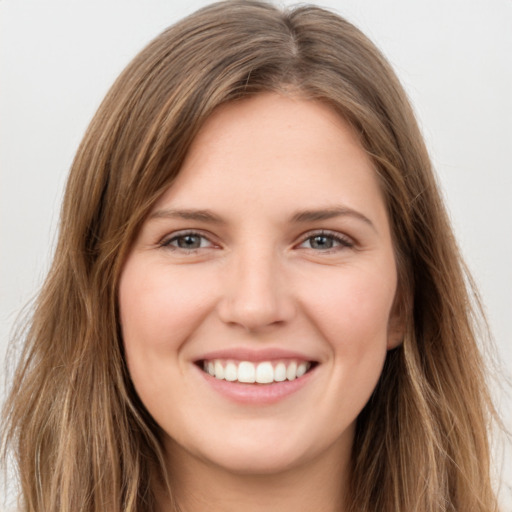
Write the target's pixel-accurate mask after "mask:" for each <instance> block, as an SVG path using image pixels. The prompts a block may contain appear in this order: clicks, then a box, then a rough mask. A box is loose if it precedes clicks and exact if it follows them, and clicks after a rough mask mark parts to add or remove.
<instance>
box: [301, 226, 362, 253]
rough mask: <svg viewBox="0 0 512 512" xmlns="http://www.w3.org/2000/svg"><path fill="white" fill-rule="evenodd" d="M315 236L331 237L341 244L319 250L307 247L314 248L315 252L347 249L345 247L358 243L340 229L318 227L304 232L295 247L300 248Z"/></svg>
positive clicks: (351, 246)
mask: <svg viewBox="0 0 512 512" xmlns="http://www.w3.org/2000/svg"><path fill="white" fill-rule="evenodd" d="M315 236H325V237H330V238H332V239H333V240H335V241H336V242H338V244H339V245H338V246H336V247H333V248H330V249H324V250H317V249H313V248H306V249H311V250H313V251H315V252H319V253H320V252H322V253H329V252H334V251H337V250H341V249H345V248H353V247H355V245H356V242H355V241H354V239H353V238H351V237H349V236H348V235H345V234H343V233H340V232H338V231H331V230H329V229H317V230H313V231H308V232H307V233H305V234H303V235H302V236H301V238H300V241H299V243H298V244H296V246H295V247H298V248H300V246H301V245H302V244H304V243H305V242H306V241H307V240H309V239H310V238H314V237H315Z"/></svg>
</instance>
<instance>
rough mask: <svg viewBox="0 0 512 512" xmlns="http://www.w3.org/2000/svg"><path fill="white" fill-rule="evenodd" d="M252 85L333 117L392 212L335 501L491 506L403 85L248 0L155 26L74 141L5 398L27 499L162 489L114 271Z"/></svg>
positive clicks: (464, 279)
mask: <svg viewBox="0 0 512 512" xmlns="http://www.w3.org/2000/svg"><path fill="white" fill-rule="evenodd" d="M263 91H275V92H279V93H283V94H295V95H299V96H300V97H303V98H306V99H308V98H314V99H316V100H320V101H323V102H326V103H327V104H329V105H330V106H331V107H332V108H333V109H335V110H336V111H337V112H339V114H340V115H341V116H343V118H344V119H345V120H347V121H348V122H349V123H350V124H351V125H352V127H353V129H354V130H355V132H356V133H357V134H358V135H359V137H360V140H361V144H362V145H363V147H364V148H365V150H366V151H367V152H368V154H369V155H370V157H371V158H372V160H373V162H374V164H375V167H376V169H377V172H378V177H379V180H380V183H381V186H382V190H383V194H384V197H385V200H386V204H387V207H388V211H389V217H390V222H391V227H392V232H393V239H394V244H395V252H396V258H397V266H398V273H399V292H398V300H399V307H400V308H401V312H402V315H403V318H404V319H405V320H406V324H407V325H406V327H407V328H406V335H405V338H404V341H403V344H402V345H401V346H400V347H398V348H397V349H395V350H393V351H390V352H389V353H388V356H387V360H386V363H385V367H384V371H383V374H382V377H381V379H380V381H379V384H378V386H377V388H376V390H375V392H374V394H373V396H372V398H371V400H370V401H369V403H368V404H367V405H366V407H365V408H364V410H363V411H362V413H361V414H360V417H359V419H358V425H357V432H356V439H355V444H354V448H353V470H352V474H351V485H350V486H349V489H350V496H348V501H349V507H348V508H349V510H351V511H354V512H355V511H359V512H376V511H378V512H400V511H401V512H412V511H415V512H440V511H446V512H448V511H457V512H468V511H471V512H484V511H485V512H490V511H495V510H497V504H496V499H495V495H494V493H493V490H492V486H491V481H490V476H489V473H490V453H489V443H488V428H489V422H490V420H491V418H492V416H493V409H492V405H491V401H490V397H489V393H488V389H487V386H486V382H485V372H484V365H483V362H482V358H481V355H480V352H479V350H478V347H477V342H476V339H475V338H476V335H475V327H474V319H475V316H478V307H475V306H474V305H473V304H474V300H473V299H472V297H473V292H472V291H471V290H472V287H471V281H470V280H468V274H467V273H466V270H465V267H464V265H463V263H462V260H461V257H460V254H459V251H458V249H457V246H456V243H455V241H454V238H453V235H452V231H451V228H450V225H449V222H448V219H447V215H446V212H445V209H444V206H443V204H442V201H441V199H440V194H439V191H438V187H437V184H436V180H435V177H434V174H433V172H432V169H431V164H430V160H429V157H428V154H427V151H426V149H425V146H424V143H423V140H422V137H421V134H420V131H419V129H418V126H417V123H416V121H415V118H414V115H413V112H412V109H411V107H410V105H409V102H408V100H407V98H406V95H405V93H404V91H403V89H402V87H401V85H400V84H399V82H398V80H397V78H396V76H395V74H394V73H393V71H392V70H391V68H390V66H389V65H388V63H387V62H386V60H385V59H384V58H383V57H382V55H381V54H380V52H379V51H378V50H377V48H376V47H375V46H374V45H373V44H372V43H371V42H370V41H369V40H368V39H367V38H366V37H365V36H364V35H363V34H362V33H361V32H360V31H359V30H358V29H356V28H355V27H354V26H353V25H351V24H350V23H348V22H347V21H345V20H344V19H342V18H341V17H339V16H337V15H335V14H333V13H330V12H328V11H326V10H323V9H320V8H318V7H312V6H302V7H297V8H294V9H286V10H284V11H281V10H279V9H277V8H275V7H273V6H272V5H270V4H267V3H264V2H259V1H252V0H249V1H227V2H220V3H217V4H212V5H211V6H209V7H207V8H204V9H202V10H200V11H198V12H196V13H195V14H193V15H191V16H190V17H188V18H186V19H185V20H183V21H181V22H180V23H178V24H176V25H174V26H172V27H171V28H169V29H167V30H166V31H165V32H163V33H162V34H161V35H160V36H159V37H157V38H156V39H155V40H154V41H153V42H152V43H150V44H149V45H148V46H147V47H146V48H145V49H144V50H143V51H142V52H141V53H140V54H139V55H138V56H137V57H135V59H134V60H133V61H132V62H131V63H130V64H129V66H128V67H127V68H126V69H125V70H124V72H123V73H122V74H121V76H120V77H119V78H118V80H117V81H116V82H115V84H114V85H113V87H112V88H111V90H110V91H109V93H108V95H107V96H106V98H105V100H104V101H103V103H102V105H101V106H100V108H99V110H98V112H97V114H96V115H95V117H94V119H93V120H92V122H91V124H90V126H89V128H88V130H87V133H86V135H85V137H84V139H83V141H82V143H81V145H80V147H79V149H78V152H77V155H76V158H75V160H74V162H73V165H72V168H71V172H70V177H69V181H68V184H67V189H66V194H65V199H64V204H63V208H62V213H61V224H60V236H59V242H58V246H57V248H56V252H55V258H54V261H53V266H52V268H51V271H50V273H49V276H48V278H47V280H46V282H45V284H44V287H43V289H42V291H41V293H40V295H39V298H38V300H37V303H36V306H35V311H34V314H33V317H32V319H31V322H30V325H29V329H28V332H27V335H26V341H25V348H24V352H23V354H22V358H21V362H20V363H19V366H18V369H17V372H16V375H15V379H14V384H13V387H12V391H11V394H10V397H9V398H8V400H7V402H6V407H5V423H4V432H5V439H6V440H7V442H8V443H9V444H10V446H11V447H12V449H13V450H14V453H15V454H16V458H17V463H18V471H19V478H20V483H21V493H22V503H23V510H25V511H30V512H36V511H37V512H42V511H45V512H46V511H48V512H50V511H53V512H57V511H58V512H76V511H78V510H80V511H84V512H86V511H87V512H93V511H95V512H100V511H101V512H104V511H106V510H109V511H125V512H143V511H151V510H153V509H154V507H155V497H154V489H153V484H154V482H155V480H156V479H160V480H161V481H163V482H164V483H166V484H167V485H168V487H169V488H170V489H171V492H172V482H168V481H167V477H166V473H165V468H164V461H163V459H164V455H163V451H162V447H161V444H160V441H159V435H158V427H157V425H155V423H154V422H153V420H152V418H151V417H150V416H149V415H148V414H147V412H146V411H145V409H144V407H143V405H142V404H141V403H140V401H139V399H138V397H137V396H136V394H135V392H134V389H133V387H132V385H131V382H130V378H129V375H128V373H127V369H126V365H125V362H124V357H123V344H122V338H121V333H120V327H119V321H118V311H117V284H118V280H119V275H120V271H121V268H122V264H123V261H124V259H125V257H126V254H127V251H128V250H129V248H130V244H131V242H132V241H133V239H134V237H135V235H136V234H137V232H138V229H139V227H140V225H141V223H142V222H143V221H144V219H145V217H146V215H147V214H148V212H149V210H150V209H151V207H152V206H153V205H154V203H155V201H156V200H157V199H158V198H159V197H160V196H161V195H162V193H163V192H164V191H165V190H166V189H167V188H168V187H169V186H170V185H171V184H172V182H173V179H174V178H175V177H176V175H177V174H178V172H179V170H180V166H181V164H182V162H183V159H184V157H185V155H186V153H187V149H188V148H189V146H190V144H191V141H192V140H193V138H194V136H195V135H196V134H197V132H198V130H199V129H200V127H201V125H202V123H203V122H204V120H205V119H206V118H207V117H208V116H209V115H210V114H211V113H212V111H213V110H214V109H215V108H216V107H217V106H219V105H220V104H222V103H225V102H228V101H235V100H239V99H242V98H244V97H247V96H250V95H254V94H258V93H260V92H263ZM468 290H469V292H468Z"/></svg>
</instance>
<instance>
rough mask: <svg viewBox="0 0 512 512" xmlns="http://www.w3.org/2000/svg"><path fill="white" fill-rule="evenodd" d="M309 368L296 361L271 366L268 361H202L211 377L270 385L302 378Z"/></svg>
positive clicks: (309, 364) (307, 364) (303, 363)
mask: <svg viewBox="0 0 512 512" xmlns="http://www.w3.org/2000/svg"><path fill="white" fill-rule="evenodd" d="M310 367H311V363H307V362H304V361H302V362H300V363H298V362H297V361H293V360H291V361H286V362H284V361H280V362H278V363H277V364H273V363H272V362H270V361H262V362H261V363H252V362H250V361H238V362H237V361H225V360H220V359H215V360H214V361H204V363H203V369H204V371H205V372H206V373H208V374H210V375H211V376H212V377H215V378H216V379H221V380H227V381H229V382H234V381H238V382H244V383H250V384H252V383H255V382H257V383H259V384H270V383H272V382H283V381H285V380H295V379H297V378H299V377H302V376H303V375H304V374H305V373H306V372H307V371H308V370H309V368H310Z"/></svg>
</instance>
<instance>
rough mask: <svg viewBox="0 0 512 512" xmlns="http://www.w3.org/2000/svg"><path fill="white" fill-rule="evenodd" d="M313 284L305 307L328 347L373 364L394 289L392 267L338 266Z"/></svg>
mask: <svg viewBox="0 0 512 512" xmlns="http://www.w3.org/2000/svg"><path fill="white" fill-rule="evenodd" d="M320 279H322V280H323V281H325V282H320ZM310 282H311V281H310ZM312 284H313V286H311V287H309V290H310V293H309V297H308V299H307V301H304V302H305V304H306V305H305V308H306V309H307V311H308V314H309V316H310V318H312V320H313V322H314V323H315V325H316V327H317V328H318V329H319V330H320V331H321V332H322V334H323V337H324V338H325V339H326V340H328V342H329V344H330V347H331V350H332V351H333V352H335V353H337V354H338V355H339V356H340V357H341V359H342V360H350V361H352V363H354V364H358V363H364V364H366V363H365V360H367V362H368V363H369V364H372V359H373V357H372V356H375V358H377V360H379V361H380V360H381V359H382V355H383V354H385V352H386V344H387V339H388V324H389V316H390V312H391V308H392V304H393V300H394V295H395V289H396V273H395V271H394V266H390V265H382V266H375V267H374V268H368V266H366V267H365V266H361V267H352V268H344V269H339V271H338V269H337V272H333V273H332V274H331V275H330V276H328V279H327V276H326V277H324V278H318V277H317V278H316V283H315V282H314V281H312ZM311 290H313V293H311Z"/></svg>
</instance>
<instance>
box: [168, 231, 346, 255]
mask: <svg viewBox="0 0 512 512" xmlns="http://www.w3.org/2000/svg"><path fill="white" fill-rule="evenodd" d="M186 237H199V238H200V239H201V244H202V241H203V240H207V241H208V244H209V246H207V247H202V246H201V245H200V246H199V247H194V248H192V249H187V248H185V247H178V246H176V245H172V244H173V242H177V243H178V241H179V240H180V239H184V238H186ZM320 237H322V238H325V239H327V240H330V241H331V242H332V244H333V247H329V248H327V249H319V250H316V249H314V248H313V247H311V246H310V247H304V249H308V250H312V251H314V252H320V253H324V254H330V253H333V252H336V251H339V250H343V249H350V248H352V247H354V245H355V244H354V242H353V241H352V240H351V239H350V238H349V237H346V236H343V235H341V234H340V233H336V232H332V231H326V230H320V231H315V232H310V233H307V234H306V236H304V237H303V238H302V241H301V242H300V243H299V244H298V245H296V246H295V247H299V248H300V247H301V246H302V245H303V244H305V243H306V242H308V241H309V243H310V245H311V241H312V240H313V239H315V238H320ZM214 245H215V244H213V242H211V240H210V239H209V238H208V237H207V236H205V235H204V234H202V233H200V232H197V231H183V232H179V233H176V234H174V235H173V236H172V237H171V238H167V239H165V240H163V241H162V242H161V243H160V247H164V248H167V249H170V250H172V251H181V252H184V253H186V254H193V253H195V252H197V251H198V250H199V249H209V248H212V247H214Z"/></svg>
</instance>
